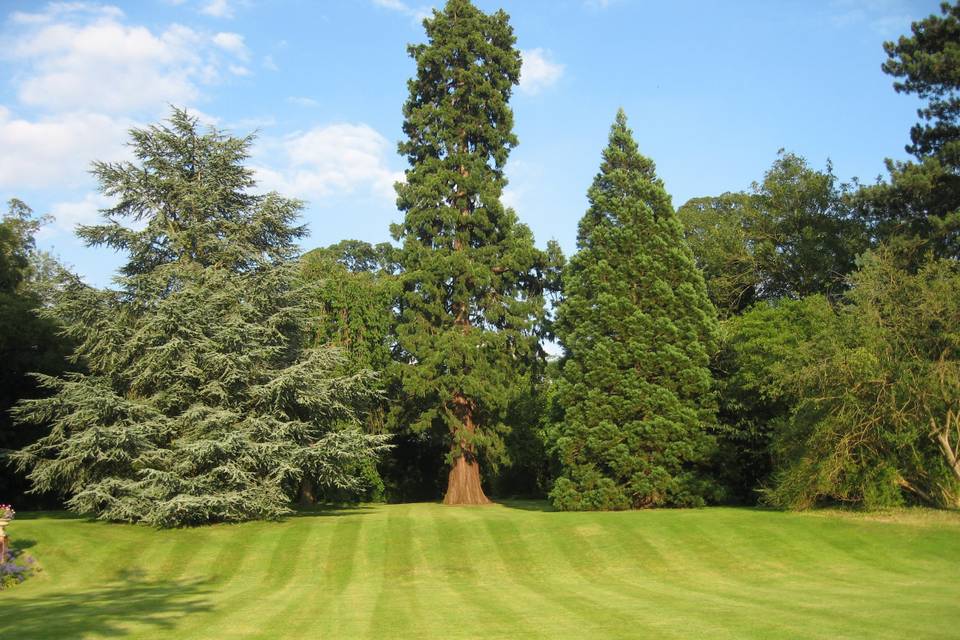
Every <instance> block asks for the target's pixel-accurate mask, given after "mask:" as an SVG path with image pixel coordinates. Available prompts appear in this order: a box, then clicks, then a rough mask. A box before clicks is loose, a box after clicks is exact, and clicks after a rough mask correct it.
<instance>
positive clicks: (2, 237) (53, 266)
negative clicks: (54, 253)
mask: <svg viewBox="0 0 960 640" xmlns="http://www.w3.org/2000/svg"><path fill="white" fill-rule="evenodd" d="M45 222H46V218H44V217H41V218H37V217H35V216H34V215H33V211H32V210H31V209H30V207H28V206H27V205H26V204H25V203H23V202H22V201H20V200H17V199H13V200H11V201H10V203H9V211H8V213H7V214H6V215H5V216H4V217H3V219H2V221H0V361H2V362H3V367H2V368H0V464H2V466H0V469H2V471H3V473H2V474H0V494H2V495H3V496H4V497H5V498H6V499H8V500H16V501H17V503H18V504H19V505H20V506H24V507H26V506H51V503H50V500H49V497H37V498H32V499H31V498H29V497H27V496H25V495H24V494H25V493H26V492H27V491H28V490H29V483H28V482H27V479H26V478H25V477H24V476H23V474H21V473H17V472H16V471H15V470H14V468H13V467H12V465H10V464H8V460H7V459H6V456H7V455H8V454H9V452H11V451H13V450H16V449H19V448H21V447H23V446H25V445H27V444H29V443H31V442H34V441H36V440H37V439H38V438H40V437H41V436H43V435H44V433H45V432H46V430H47V428H48V426H49V425H46V424H38V425H34V426H33V427H32V428H15V427H14V425H13V423H12V421H11V419H10V413H9V411H10V409H11V408H12V407H13V405H14V404H16V402H17V401H18V400H21V399H24V398H35V397H37V396H38V395H39V394H41V391H40V390H39V389H38V388H37V385H36V381H35V380H34V379H33V378H32V377H31V376H30V375H29V374H30V372H32V371H38V372H42V373H46V374H50V375H55V374H58V373H61V372H62V371H64V370H65V369H66V367H67V361H66V355H67V353H68V352H69V345H68V341H67V340H65V339H64V338H63V337H62V336H61V335H59V326H58V324H57V323H56V322H55V321H54V320H52V319H50V318H47V317H40V315H39V311H40V310H41V309H43V308H44V306H46V305H47V304H49V303H50V301H51V300H52V297H53V295H54V294H55V293H56V290H57V288H58V286H59V284H60V282H61V280H62V277H63V269H62V267H60V265H59V264H58V263H57V262H56V260H55V259H54V258H52V257H51V256H50V255H48V254H46V253H45V252H43V251H40V250H39V249H37V246H36V241H35V237H36V234H37V231H39V229H40V227H41V225H43V224H44V223H45Z"/></svg>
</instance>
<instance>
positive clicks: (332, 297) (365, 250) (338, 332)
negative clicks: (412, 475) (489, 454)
mask: <svg viewBox="0 0 960 640" xmlns="http://www.w3.org/2000/svg"><path fill="white" fill-rule="evenodd" d="M394 252H395V249H394V247H393V246H392V245H390V244H388V243H382V244H379V245H376V246H373V245H370V244H368V243H366V242H361V241H359V240H343V241H341V242H338V243H337V244H335V245H331V246H329V247H325V248H320V249H314V250H313V251H309V252H307V253H306V254H304V255H303V256H302V257H301V258H300V263H301V266H302V277H303V278H304V280H305V281H306V282H308V283H310V285H311V286H310V288H309V292H310V295H309V300H308V303H309V308H310V322H309V326H310V329H311V333H312V334H313V343H314V344H315V345H317V346H321V345H334V346H337V347H338V348H340V349H341V350H342V351H343V353H344V354H345V356H346V359H345V362H344V364H343V366H342V368H341V371H340V373H341V374H344V375H357V374H361V373H363V372H366V371H372V372H374V373H375V374H376V379H375V380H374V382H373V387H374V389H375V390H376V392H377V393H375V394H371V395H370V397H369V402H368V403H367V404H366V405H364V406H362V407H361V416H360V417H361V419H362V422H363V427H364V431H366V432H367V433H373V434H384V433H389V432H390V431H391V430H392V429H391V425H389V424H388V423H387V422H386V420H385V416H386V411H387V408H388V407H389V403H390V402H391V401H392V400H393V398H391V397H390V395H389V394H388V387H389V385H390V380H389V378H388V377H387V376H386V375H385V374H386V371H387V369H388V368H389V367H390V365H391V363H392V362H393V350H392V342H393V338H392V336H393V325H394V320H395V317H394V309H395V307H396V298H397V278H396V274H395V271H396V268H395V264H394V261H393V257H392V256H393V253H394ZM393 440H394V441H393V442H392V444H393V447H392V449H391V453H390V454H389V455H390V457H392V456H393V455H396V453H397V451H398V449H399V447H398V444H399V443H398V442H397V441H396V438H394V439H393ZM374 463H375V461H373V460H369V461H367V462H366V463H365V465H364V467H363V468H362V473H363V475H364V477H365V478H366V479H367V485H368V487H367V491H366V493H365V494H364V495H363V496H356V495H355V497H362V498H363V499H366V500H382V499H383V498H384V497H387V496H385V491H386V490H387V487H385V486H384V480H383V478H382V477H381V474H380V473H378V470H377V465H376V464H374ZM385 464H389V461H388V460H381V461H380V465H381V466H383V465H385ZM305 489H310V490H309V491H305V492H304V494H303V495H302V496H301V497H302V499H303V500H304V501H307V502H312V501H313V500H314V499H315V498H316V497H317V496H316V495H315V493H316V492H315V491H313V490H312V489H311V488H310V487H305ZM345 497H347V496H345V495H344V492H342V491H335V492H334V493H333V494H332V495H326V496H323V498H324V499H327V500H330V501H333V502H341V501H343V500H344V499H345Z"/></svg>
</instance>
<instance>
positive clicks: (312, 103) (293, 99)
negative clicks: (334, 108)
mask: <svg viewBox="0 0 960 640" xmlns="http://www.w3.org/2000/svg"><path fill="white" fill-rule="evenodd" d="M287 102H289V103H290V104H295V105H297V106H298V107H311V108H312V107H319V106H320V103H319V102H317V101H316V100H314V99H313V98H307V97H305V96H290V97H288V98H287Z"/></svg>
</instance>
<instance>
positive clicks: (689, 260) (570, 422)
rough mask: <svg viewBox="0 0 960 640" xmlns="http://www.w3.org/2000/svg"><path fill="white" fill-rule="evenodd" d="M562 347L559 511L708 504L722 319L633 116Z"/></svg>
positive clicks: (618, 142) (593, 200) (623, 126)
mask: <svg viewBox="0 0 960 640" xmlns="http://www.w3.org/2000/svg"><path fill="white" fill-rule="evenodd" d="M587 197H588V200H589V202H590V208H589V209H588V210H587V212H586V214H585V215H584V216H583V218H582V219H581V220H580V226H579V230H578V234H577V245H578V247H579V251H578V252H577V254H576V255H575V256H573V258H571V260H570V265H569V267H568V269H567V270H566V272H565V274H564V299H563V300H562V301H561V303H560V306H559V310H558V320H557V322H558V324H557V335H558V336H559V338H560V341H561V343H562V344H563V346H564V348H565V349H566V358H565V361H564V363H563V373H562V376H561V379H560V382H559V388H558V391H557V394H558V401H559V403H560V404H561V406H562V407H563V416H562V418H561V422H560V425H559V427H558V429H557V440H556V448H557V452H558V455H559V458H560V463H561V465H562V467H563V472H562V475H561V477H560V478H559V479H558V480H557V482H556V485H555V486H554V488H553V491H552V492H551V494H550V496H551V499H552V500H553V503H554V505H556V506H557V507H558V508H561V509H626V508H631V507H633V508H636V507H652V506H662V505H690V504H702V502H703V499H704V497H705V495H707V493H708V489H707V487H706V486H705V482H704V478H703V477H702V476H701V475H700V474H699V473H698V465H699V464H702V463H703V462H704V461H705V459H706V458H707V456H708V455H709V453H710V450H711V446H712V438H711V436H710V428H711V427H712V426H713V424H714V422H715V411H716V404H715V401H714V398H713V395H712V393H713V388H712V387H713V383H712V379H711V376H710V370H709V368H708V363H709V358H710V353H711V352H712V351H713V349H714V347H715V345H716V338H717V336H716V332H717V320H716V311H715V310H714V307H713V305H712V304H711V302H710V300H709V298H708V297H707V291H706V285H705V284H704V280H703V275H702V274H701V272H700V271H699V269H698V268H697V266H696V263H695V262H694V258H693V254H692V253H691V251H690V249H689V247H688V246H687V244H686V241H685V240H684V238H683V228H682V225H681V223H680V220H679V218H678V217H677V216H676V214H675V213H674V211H673V206H672V205H671V203H670V196H668V195H667V192H666V191H665V189H664V187H663V182H662V181H661V180H660V178H658V177H657V175H656V168H655V166H654V164H653V162H652V161H651V160H649V159H648V158H645V157H644V156H642V155H640V153H639V151H638V148H637V144H636V142H635V141H634V139H633V135H632V133H631V131H630V130H629V129H628V128H627V120H626V115H625V114H624V112H623V110H620V111H619V112H618V113H617V117H616V121H615V122H614V124H613V126H612V127H611V129H610V140H609V144H608V145H607V148H606V149H605V150H604V152H603V163H602V164H601V166H600V173H598V174H597V176H596V178H594V181H593V185H592V186H591V187H590V189H589V191H588V192H587Z"/></svg>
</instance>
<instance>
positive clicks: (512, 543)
mask: <svg viewBox="0 0 960 640" xmlns="http://www.w3.org/2000/svg"><path fill="white" fill-rule="evenodd" d="M527 515H528V516H529V514H527ZM521 524H522V523H517V522H515V521H514V518H513V514H507V515H506V516H505V517H491V518H487V519H486V522H485V526H486V529H487V531H488V535H490V536H491V537H492V538H495V539H497V540H499V544H498V545H497V554H498V556H499V559H500V561H501V563H502V564H503V566H504V567H505V568H506V571H507V572H508V575H507V579H508V580H509V581H510V582H512V583H513V584H514V585H516V587H517V588H519V589H520V590H522V592H526V593H530V594H535V595H537V596H539V598H540V599H541V602H539V603H537V605H536V606H534V607H533V611H536V612H537V615H538V617H541V618H542V621H541V622H540V624H541V625H542V626H543V627H544V628H546V629H548V630H549V631H548V633H547V636H548V637H578V636H579V635H581V634H583V633H585V632H587V633H593V634H597V635H603V634H605V633H608V632H609V627H610V624H616V621H617V620H619V621H620V622H624V619H625V618H627V619H629V618H630V617H631V616H632V614H633V612H631V611H625V610H624V609H622V608H618V607H611V606H610V604H609V598H607V597H606V594H604V595H602V596H600V597H591V596H590V595H588V594H587V591H588V590H587V585H586V583H585V581H584V580H583V579H582V577H581V576H579V575H578V573H576V572H574V571H571V570H570V567H569V566H565V563H566V559H565V558H564V555H563V554H560V553H558V550H557V548H556V547H555V546H551V545H545V544H539V542H543V541H548V540H553V538H554V535H556V534H559V535H561V536H562V535H567V534H569V531H556V530H554V531H552V532H551V534H554V535H550V536H544V537H543V538H540V537H533V538H532V539H531V537H530V536H525V535H524V533H523V532H524V531H526V532H532V531H536V525H535V524H534V523H533V522H530V523H526V526H523V527H521ZM531 547H532V548H531ZM646 604H647V603H646V602H643V601H636V602H633V603H631V605H632V607H635V608H636V609H643V608H645V606H646ZM544 614H546V615H544ZM635 620H639V619H638V618H635ZM627 621H629V620H627ZM638 630H639V629H638ZM664 637H669V634H667V635H666V636H664Z"/></svg>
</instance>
